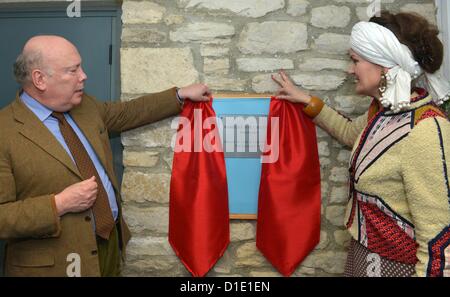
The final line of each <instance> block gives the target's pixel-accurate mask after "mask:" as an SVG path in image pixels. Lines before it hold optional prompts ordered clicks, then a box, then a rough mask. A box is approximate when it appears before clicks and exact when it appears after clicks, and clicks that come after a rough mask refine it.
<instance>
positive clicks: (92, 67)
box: [0, 4, 123, 276]
mask: <svg viewBox="0 0 450 297" xmlns="http://www.w3.org/2000/svg"><path fill="white" fill-rule="evenodd" d="M30 6H31V5H29V4H27V6H26V7H24V8H22V9H2V7H1V6H0V36H2V42H1V43H0V65H1V67H0V81H1V82H2V83H1V88H0V108H3V107H4V106H6V105H8V104H9V103H10V102H11V101H12V100H14V98H15V94H16V92H17V90H18V89H19V86H18V84H17V83H16V82H15V80H14V76H13V63H14V61H15V59H16V57H17V56H18V54H19V53H20V52H21V51H22V48H23V45H24V44H25V42H26V41H27V40H28V39H29V38H30V37H32V36H34V35H42V34H55V35H60V36H63V37H65V38H67V39H68V40H70V41H71V42H72V43H73V44H75V46H76V47H77V48H78V51H79V52H80V55H81V57H82V60H83V61H82V67H83V70H84V71H85V73H86V74H87V76H88V79H87V81H86V83H85V90H86V92H87V93H88V94H90V95H93V96H95V97H97V99H99V100H102V101H110V100H114V98H116V97H118V94H119V90H120V86H119V85H116V83H115V82H116V81H118V77H119V73H118V71H119V66H118V64H119V58H118V49H119V48H120V45H119V40H120V38H119V36H117V35H118V32H120V8H119V7H108V8H106V7H103V8H102V7H100V8H95V9H89V8H85V9H84V10H82V17H81V18H68V17H67V16H66V12H65V7H63V9H54V7H51V9H42V8H39V7H36V10H33V7H30ZM112 82H113V83H112ZM111 144H112V148H113V153H114V164H115V170H116V174H117V175H118V178H119V182H121V176H122V172H123V166H122V149H123V148H122V145H121V143H120V138H119V137H118V136H117V135H116V136H114V137H112V138H111ZM3 260H4V243H2V242H1V241H0V276H2V275H3Z"/></svg>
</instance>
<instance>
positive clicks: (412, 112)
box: [305, 89, 450, 276]
mask: <svg viewBox="0 0 450 297" xmlns="http://www.w3.org/2000/svg"><path fill="white" fill-rule="evenodd" d="M417 92H418V96H415V98H414V99H413V100H412V101H413V103H412V104H411V107H410V108H409V109H408V110H406V111H402V112H401V113H396V114H394V113H393V112H389V111H385V110H383V108H380V107H379V105H378V103H377V101H375V100H374V102H373V103H372V105H371V107H370V109H369V111H368V112H366V113H365V114H364V115H363V116H360V117H358V118H356V119H354V120H350V119H348V118H346V117H344V116H342V115H340V114H339V113H338V112H336V111H335V110H333V109H332V108H330V107H328V106H327V105H323V103H322V104H320V102H319V101H318V100H320V99H317V98H313V99H314V102H315V103H314V104H311V105H312V106H309V107H307V108H305V112H306V111H307V109H314V108H316V112H315V114H314V112H313V111H312V110H309V115H310V116H313V117H314V122H315V123H316V124H317V125H318V126H320V127H321V128H322V129H324V130H326V131H327V132H328V133H329V134H331V135H332V136H333V137H335V138H336V139H337V140H338V141H339V142H341V143H343V144H345V145H347V146H349V147H352V148H353V150H352V157H351V160H350V164H349V174H350V182H349V184H350V191H349V201H348V205H347V211H346V218H345V225H346V227H347V228H348V230H349V232H350V233H351V235H352V237H353V238H354V239H355V240H357V241H358V242H359V243H361V244H362V245H364V246H365V247H367V248H368V249H369V250H370V251H372V252H375V253H377V254H379V255H380V256H382V257H386V258H387V259H389V260H394V261H399V262H402V263H407V264H415V267H416V274H417V275H418V276H450V228H449V225H450V187H449V175H450V172H449V171H450V122H449V120H448V118H447V117H446V116H445V114H444V112H443V111H442V110H441V109H439V108H438V107H437V106H435V105H434V104H433V102H432V98H431V96H429V95H428V94H427V93H426V92H425V91H424V90H420V89H419V90H417ZM318 102H319V103H318ZM314 105H315V106H314ZM317 106H319V108H317ZM307 113H308V112H307Z"/></svg>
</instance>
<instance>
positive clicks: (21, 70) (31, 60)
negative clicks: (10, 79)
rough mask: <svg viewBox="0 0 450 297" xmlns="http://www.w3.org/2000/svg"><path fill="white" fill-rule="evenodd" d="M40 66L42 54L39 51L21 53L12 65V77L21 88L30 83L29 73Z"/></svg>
mask: <svg viewBox="0 0 450 297" xmlns="http://www.w3.org/2000/svg"><path fill="white" fill-rule="evenodd" d="M41 66H42V53H41V52H40V51H33V52H31V53H27V52H22V53H21V54H20V55H19V56H18V57H17V59H16V62H15V63H14V67H13V68H14V77H15V78H16V81H17V82H18V83H19V84H20V85H21V86H24V85H26V84H28V83H29V82H31V71H32V70H33V69H36V68H39V67H41Z"/></svg>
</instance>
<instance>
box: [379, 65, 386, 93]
mask: <svg viewBox="0 0 450 297" xmlns="http://www.w3.org/2000/svg"><path fill="white" fill-rule="evenodd" d="M386 89H387V77H386V74H385V73H384V72H383V71H382V72H381V80H380V86H379V87H378V91H380V95H381V97H383V96H384V92H386Z"/></svg>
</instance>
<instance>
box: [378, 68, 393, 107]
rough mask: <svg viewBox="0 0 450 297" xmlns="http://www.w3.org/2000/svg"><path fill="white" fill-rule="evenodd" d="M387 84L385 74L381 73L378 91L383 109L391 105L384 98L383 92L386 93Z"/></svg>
mask: <svg viewBox="0 0 450 297" xmlns="http://www.w3.org/2000/svg"><path fill="white" fill-rule="evenodd" d="M387 84H388V78H387V76H386V73H384V71H381V80H380V85H379V86H378V91H379V92H380V102H381V104H382V105H383V106H384V107H385V108H388V107H389V106H390V105H391V104H390V103H389V101H388V100H387V99H386V98H385V97H384V92H386V90H387Z"/></svg>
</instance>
